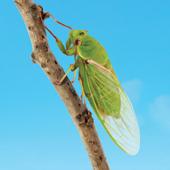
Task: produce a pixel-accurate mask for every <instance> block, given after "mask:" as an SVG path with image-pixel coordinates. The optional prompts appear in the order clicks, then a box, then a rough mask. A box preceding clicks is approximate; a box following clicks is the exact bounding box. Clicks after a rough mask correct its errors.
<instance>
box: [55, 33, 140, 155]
mask: <svg viewBox="0 0 170 170" xmlns="http://www.w3.org/2000/svg"><path fill="white" fill-rule="evenodd" d="M57 44H58V46H59V48H60V49H61V50H62V52H63V53H65V54H66V55H74V56H76V61H75V64H74V66H73V67H72V68H71V69H72V70H75V69H77V68H79V80H80V81H81V84H82V87H83V91H84V94H85V96H86V97H87V99H88V100H89V103H90V104H91V106H92V108H93V110H94V112H95V113H96V114H97V117H98V118H99V119H100V121H101V123H102V125H103V126H104V127H105V129H106V131H107V132H108V134H109V135H110V137H111V138H112V140H113V141H114V142H115V143H116V144H117V145H118V146H119V147H120V148H121V149H123V150H124V151H125V152H127V153H128V154H131V155H134V154H136V153H137V152H138V150H139V145H140V135H139V128H138V124H137V121H136V117H135V114H134V111H133V108H132V105H131V102H130V101H129V99H128V97H127V96H126V94H125V93H124V91H123V89H122V88H121V86H120V83H119V81H118V79H117V77H116V75H115V73H114V71H113V68H112V65H111V63H110V61H109V58H108V55H107V53H106V51H105V49H104V48H103V46H102V45H101V44H100V43H99V42H98V41H96V40H95V39H94V38H92V37H91V36H89V35H88V33H87V31H84V30H72V31H71V32H70V35H69V38H68V41H67V43H66V49H65V48H64V46H63V44H62V43H61V41H60V40H57Z"/></svg>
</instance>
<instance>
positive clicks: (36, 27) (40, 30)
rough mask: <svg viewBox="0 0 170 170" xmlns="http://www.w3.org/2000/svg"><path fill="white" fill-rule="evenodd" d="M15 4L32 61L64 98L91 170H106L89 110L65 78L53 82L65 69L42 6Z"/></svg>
mask: <svg viewBox="0 0 170 170" xmlns="http://www.w3.org/2000/svg"><path fill="white" fill-rule="evenodd" d="M15 4H16V6H17V7H18V10H19V11H20V13H21V15H22V17H23V19H24V22H25V24H26V27H27V28H28V32H29V35H30V39H31V42H32V48H33V53H32V58H33V61H34V62H36V63H37V64H39V65H40V66H41V68H42V69H43V71H44V72H45V73H46V75H47V77H48V78H49V79H50V81H51V83H52V84H53V85H54V87H55V89H56V91H57V92H58V93H59V95H60V97H61V99H62V100H63V101H64V103H65V106H66V107H67V109H68V111H69V113H70V115H71V117H72V120H73V122H74V124H75V125H76V127H77V129H78V131H79V133H80V136H81V138H82V140H83V142H84V144H85V146H86V149H87V152H88V155H89V158H90V160H91V162H92V165H93V169H94V170H109V166H108V164H107V161H106V158H105V156H104V152H103V150H102V147H101V144H100V141H99V138H98V135H97V132H96V129H95V126H94V123H93V118H92V116H91V113H90V112H89V111H88V110H87V108H86V107H85V105H84V104H83V103H82V102H81V100H80V98H79V97H78V95H77V93H76V91H75V89H74V87H73V86H72V84H71V82H70V81H69V79H68V78H66V79H65V81H64V83H63V84H62V85H60V86H58V85H56V84H55V83H54V82H56V80H58V79H60V78H61V77H62V76H63V75H64V71H63V69H62V68H61V66H60V65H59V64H58V62H57V61H56V59H55V57H54V55H53V54H52V52H51V51H50V48H49V45H48V41H47V38H46V33H45V30H44V26H43V22H42V19H41V13H42V9H41V8H40V7H39V6H37V5H36V4H35V3H33V2H32V0H15Z"/></svg>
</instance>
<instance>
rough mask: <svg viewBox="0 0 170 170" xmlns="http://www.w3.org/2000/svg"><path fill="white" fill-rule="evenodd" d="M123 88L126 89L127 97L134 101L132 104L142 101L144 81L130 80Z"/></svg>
mask: <svg viewBox="0 0 170 170" xmlns="http://www.w3.org/2000/svg"><path fill="white" fill-rule="evenodd" d="M123 88H124V89H125V91H126V93H127V95H128V96H129V98H130V99H131V100H132V102H137V101H138V100H139V99H140V94H141V89H142V81H141V80H139V79H133V80H129V81H127V82H125V83H123Z"/></svg>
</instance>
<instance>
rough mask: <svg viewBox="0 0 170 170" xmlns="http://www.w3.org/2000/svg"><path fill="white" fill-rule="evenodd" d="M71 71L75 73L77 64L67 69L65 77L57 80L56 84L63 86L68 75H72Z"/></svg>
mask: <svg viewBox="0 0 170 170" xmlns="http://www.w3.org/2000/svg"><path fill="white" fill-rule="evenodd" d="M70 71H75V64H71V65H70V67H69V68H68V69H67V71H66V73H65V74H64V76H63V77H62V78H61V79H60V80H57V81H56V82H55V84H56V85H61V84H62V82H63V81H64V79H65V78H66V77H67V75H68V73H70Z"/></svg>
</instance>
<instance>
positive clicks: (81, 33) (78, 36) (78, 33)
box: [69, 30, 88, 44]
mask: <svg viewBox="0 0 170 170" xmlns="http://www.w3.org/2000/svg"><path fill="white" fill-rule="evenodd" d="M87 35H88V32H87V31H86V30H72V31H71V32H70V34H69V38H70V40H71V41H72V43H73V44H76V42H77V41H80V42H81V41H83V39H84V38H85V37H86V36H87Z"/></svg>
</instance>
